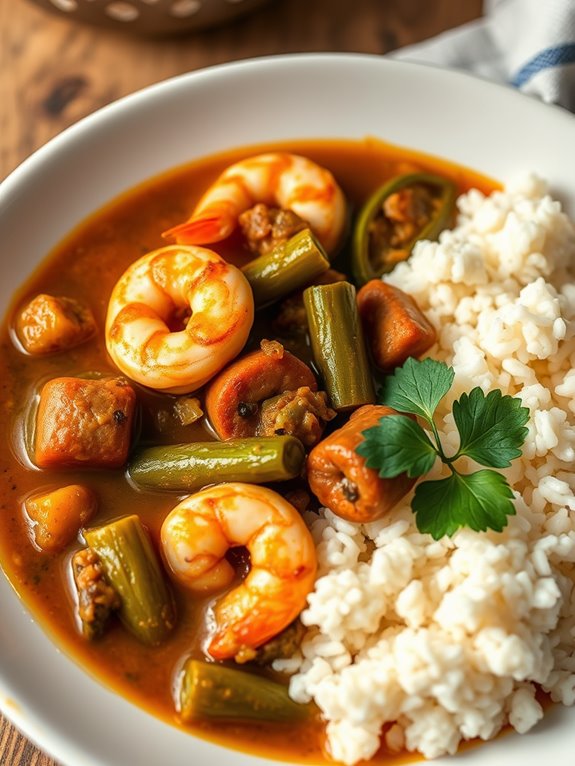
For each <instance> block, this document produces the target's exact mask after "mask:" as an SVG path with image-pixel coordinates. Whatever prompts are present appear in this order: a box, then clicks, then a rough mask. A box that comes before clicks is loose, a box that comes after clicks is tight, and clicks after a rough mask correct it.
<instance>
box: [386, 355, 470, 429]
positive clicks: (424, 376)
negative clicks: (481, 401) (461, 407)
mask: <svg viewBox="0 0 575 766" xmlns="http://www.w3.org/2000/svg"><path fill="white" fill-rule="evenodd" d="M454 376H455V373H454V371H453V368H452V367H448V366H447V365H446V364H445V362H438V361H436V360H435V359H424V360H423V361H422V362H420V361H418V360H417V359H413V358H412V357H410V358H409V359H407V361H406V362H405V364H404V365H403V367H400V368H398V369H397V370H396V371H395V372H394V374H393V375H389V376H388V377H387V378H386V379H385V380H384V382H383V385H382V387H381V391H380V397H379V401H380V404H387V406H388V407H393V408H394V409H396V410H398V411H399V412H410V413H412V414H413V415H419V416H420V417H422V418H425V420H427V422H428V423H431V422H432V419H433V413H434V412H435V410H436V408H437V405H438V404H439V402H440V401H441V400H442V399H443V397H444V396H445V394H446V393H447V392H448V391H449V389H450V388H451V384H452V383H453V378H454Z"/></svg>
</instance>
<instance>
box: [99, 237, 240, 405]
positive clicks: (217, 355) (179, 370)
mask: <svg viewBox="0 0 575 766" xmlns="http://www.w3.org/2000/svg"><path fill="white" fill-rule="evenodd" d="M253 319H254V301H253V296H252V291H251V288H250V286H249V284H248V281H247V280H246V278H245V277H244V275H243V274H242V272H241V271H240V270H239V269H237V268H236V267H235V266H232V265H230V264H228V263H226V262H225V261H224V260H223V258H221V257H220V256H219V255H217V253H214V252H212V251H211V250H206V249H205V248H201V247H185V246H182V245H171V246H169V247H163V248H161V249H160V250H155V251H154V252H152V253H148V254H147V255H144V256H143V257H142V258H140V259H139V260H137V261H135V262H134V263H133V264H132V265H131V266H129V267H128V269H127V270H126V271H125V272H124V274H123V275H122V276H121V277H120V279H119V280H118V282H117V283H116V286H115V287H114V289H113V291H112V295H111V297H110V303H109V305H108V315H107V319H106V347H107V349H108V353H109V354H110V356H111V357H112V359H113V360H114V362H115V363H116V365H117V366H118V367H119V368H120V370H121V371H122V372H123V373H124V374H125V375H127V376H128V377H129V378H132V380H135V381H137V382H138V383H142V384H143V385H144V386H149V387H150V388H154V389H157V390H160V391H165V392H167V393H171V394H183V393H189V392H190V391H194V390H195V389H197V388H200V386H203V385H204V383H206V382H207V381H208V380H210V378H211V377H213V376H214V375H215V374H216V373H217V372H219V371H220V370H221V369H222V368H223V367H224V366H225V365H226V364H227V363H228V362H229V361H230V360H231V359H233V358H234V357H235V356H237V354H238V353H239V352H240V351H241V349H242V348H243V346H244V344H245V342H246V340H247V337H248V334H249V331H250V329H251V326H252V323H253Z"/></svg>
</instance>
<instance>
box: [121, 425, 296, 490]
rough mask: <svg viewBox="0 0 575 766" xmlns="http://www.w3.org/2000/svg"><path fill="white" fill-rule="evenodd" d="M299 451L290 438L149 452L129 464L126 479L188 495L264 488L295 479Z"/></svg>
mask: <svg viewBox="0 0 575 766" xmlns="http://www.w3.org/2000/svg"><path fill="white" fill-rule="evenodd" d="M304 459H305V450H304V448H303V445H302V443H301V442H300V440H299V439H296V437H295V436H260V437H258V436H254V437H248V438H245V439H230V440H229V441H224V442H196V443H195V444H176V445H171V446H162V447H149V448H148V449H143V450H141V451H140V452H139V453H137V454H136V455H135V456H134V458H133V459H132V461H131V463H130V465H129V467H128V474H129V476H130V478H131V479H132V481H133V482H134V483H135V484H137V485H138V486H139V487H143V488H145V489H164V490H171V491H177V492H191V491H192V490H195V489H200V488H201V487H205V485H206V484H212V483H213V482H215V481H217V482H223V481H246V482H249V483H250V484H267V482H270V481H285V480H287V479H293V478H295V477H296V476H299V475H300V473H301V470H302V467H303V462H304Z"/></svg>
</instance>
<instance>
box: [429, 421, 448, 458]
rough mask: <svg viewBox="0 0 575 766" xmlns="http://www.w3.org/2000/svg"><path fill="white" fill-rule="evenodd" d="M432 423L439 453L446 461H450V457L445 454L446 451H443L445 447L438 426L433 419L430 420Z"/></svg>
mask: <svg viewBox="0 0 575 766" xmlns="http://www.w3.org/2000/svg"><path fill="white" fill-rule="evenodd" d="M429 423H430V425H431V430H432V431H433V436H434V438H435V444H436V446H437V452H438V454H439V457H440V458H441V459H442V461H443V462H444V463H448V462H449V458H447V457H446V456H445V452H444V451H443V447H442V446H441V439H440V438H439V431H438V430H437V426H436V425H435V423H434V421H433V420H430V421H429Z"/></svg>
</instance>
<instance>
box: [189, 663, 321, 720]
mask: <svg viewBox="0 0 575 766" xmlns="http://www.w3.org/2000/svg"><path fill="white" fill-rule="evenodd" d="M182 672H183V675H182V680H181V688H180V714H181V716H182V719H183V720H184V722H185V723H191V722H193V721H236V722H242V721H267V722H275V723H289V722H293V721H301V720H303V719H305V718H307V717H309V716H310V715H311V712H312V708H311V706H310V705H298V704H297V703H296V702H293V700H291V699H290V698H289V695H288V690H287V687H286V686H283V685H282V684H278V683H276V682H275V681H270V680H269V679H267V678H262V677H261V676H256V675H252V674H250V673H245V672H244V671H243V670H235V669H232V668H227V667H224V666H222V665H214V664H211V663H207V662H201V661H200V660H194V659H189V660H187V662H186V663H185V665H184V669H183V671H182Z"/></svg>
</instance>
